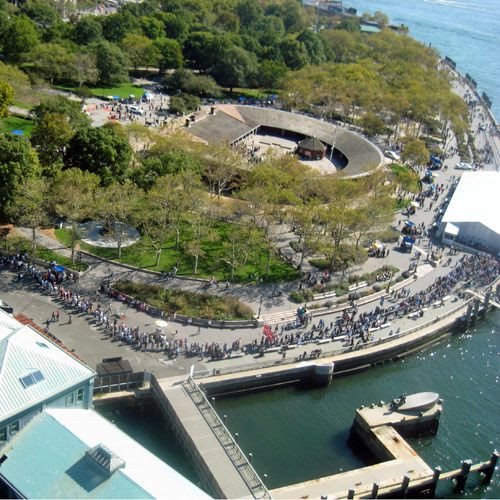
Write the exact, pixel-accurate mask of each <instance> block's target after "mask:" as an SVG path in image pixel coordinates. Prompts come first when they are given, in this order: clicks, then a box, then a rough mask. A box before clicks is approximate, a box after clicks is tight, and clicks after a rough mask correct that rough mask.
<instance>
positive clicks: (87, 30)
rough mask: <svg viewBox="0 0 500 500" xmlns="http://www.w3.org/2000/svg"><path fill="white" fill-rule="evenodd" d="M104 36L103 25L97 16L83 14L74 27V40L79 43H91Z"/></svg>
mask: <svg viewBox="0 0 500 500" xmlns="http://www.w3.org/2000/svg"><path fill="white" fill-rule="evenodd" d="M101 38H102V25H101V23H100V22H99V19H98V18H97V17H95V16H83V17H81V18H80V19H79V20H78V22H77V23H76V25H75V27H74V29H73V40H74V41H75V43H76V44H77V45H80V46H81V45H89V44H91V43H94V42H98V41H99V40H101Z"/></svg>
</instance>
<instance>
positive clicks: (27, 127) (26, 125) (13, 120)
mask: <svg viewBox="0 0 500 500" xmlns="http://www.w3.org/2000/svg"><path fill="white" fill-rule="evenodd" d="M34 126H35V123H34V122H33V120H29V119H27V118H21V117H20V116H7V117H6V118H2V119H1V120H0V130H1V131H2V132H12V131H13V130H22V131H23V133H24V136H25V137H30V136H31V131H32V130H33V127H34Z"/></svg>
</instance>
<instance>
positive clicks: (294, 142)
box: [185, 104, 384, 178]
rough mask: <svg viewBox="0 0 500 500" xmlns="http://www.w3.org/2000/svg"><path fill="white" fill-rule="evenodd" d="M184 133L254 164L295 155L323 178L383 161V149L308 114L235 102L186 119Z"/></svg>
mask: <svg viewBox="0 0 500 500" xmlns="http://www.w3.org/2000/svg"><path fill="white" fill-rule="evenodd" d="M185 129H186V131H187V132H189V133H190V134H191V135H193V136H195V137H196V138H197V139H198V140H201V141H203V142H205V143H208V144H229V145H230V146H233V147H235V148H236V149H239V150H240V151H241V152H242V153H243V154H245V155H247V156H248V157H249V158H250V160H254V161H258V160H259V158H260V157H262V156H264V155H265V154H267V153H269V152H271V153H272V154H295V155H297V156H298V158H299V159H300V160H301V161H302V162H303V163H304V164H306V165H308V166H310V167H311V168H313V169H315V170H317V171H319V172H320V173H322V174H333V173H336V172H338V173H339V175H341V176H342V177H346V178H354V177H360V176H363V175H368V174H370V173H371V172H373V171H374V170H376V169H377V168H379V167H380V166H381V165H382V164H383V162H384V157H383V155H382V153H381V151H380V150H379V149H378V148H377V146H375V145H374V144H372V143H371V142H370V141H368V140H367V139H365V138H364V137H362V136H361V135H359V134H357V133H356V132H353V131H351V130H348V129H346V128H344V127H339V126H337V125H334V124H333V123H328V122H325V121H323V120H319V119H317V118H313V117H310V116H306V115H302V114H298V113H291V112H288V111H279V110H276V109H274V108H266V107H259V106H245V105H232V104H216V105H214V106H205V107H203V108H202V109H201V110H200V111H197V112H195V113H192V114H191V115H189V116H188V117H186V121H185Z"/></svg>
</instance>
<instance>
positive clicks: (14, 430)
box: [9, 420, 19, 436]
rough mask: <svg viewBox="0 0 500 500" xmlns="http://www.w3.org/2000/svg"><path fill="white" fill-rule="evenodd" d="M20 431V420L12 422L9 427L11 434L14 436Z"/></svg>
mask: <svg viewBox="0 0 500 500" xmlns="http://www.w3.org/2000/svg"><path fill="white" fill-rule="evenodd" d="M18 431H19V420H17V421H16V422H12V423H11V424H10V426H9V434H10V435H11V436H13V435H14V434H16V433H17V432H18Z"/></svg>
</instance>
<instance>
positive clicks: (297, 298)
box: [288, 292, 306, 304]
mask: <svg viewBox="0 0 500 500" xmlns="http://www.w3.org/2000/svg"><path fill="white" fill-rule="evenodd" d="M288 298H289V299H290V300H291V301H292V302H295V303H296V304H300V303H302V302H305V301H306V300H305V299H304V296H303V295H302V294H301V293H300V292H292V293H290V295H289V296H288Z"/></svg>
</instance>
